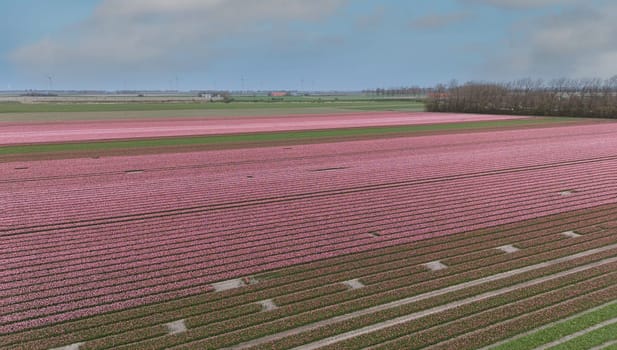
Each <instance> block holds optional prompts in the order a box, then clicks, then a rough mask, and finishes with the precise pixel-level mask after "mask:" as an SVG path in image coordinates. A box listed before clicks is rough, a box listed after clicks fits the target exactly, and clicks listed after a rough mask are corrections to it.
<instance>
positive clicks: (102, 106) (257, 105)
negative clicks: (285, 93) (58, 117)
mask: <svg viewBox="0 0 617 350" xmlns="http://www.w3.org/2000/svg"><path fill="white" fill-rule="evenodd" d="M315 107H321V108H323V107H329V108H350V109H360V110H372V111H375V110H377V111H379V110H388V109H404V110H407V109H411V110H419V111H422V110H424V103H422V102H418V101H412V100H410V101H401V100H395V101H388V100H322V101H319V100H308V101H304V100H298V101H267V100H263V101H257V102H253V101H236V102H231V103H222V102H216V103H200V102H177V103H160V102H152V103H148V102H143V103H142V102H132V103H0V114H2V113H50V112H120V111H124V112H126V111H160V110H229V109H232V110H243V109H261V108H268V109H296V108H315Z"/></svg>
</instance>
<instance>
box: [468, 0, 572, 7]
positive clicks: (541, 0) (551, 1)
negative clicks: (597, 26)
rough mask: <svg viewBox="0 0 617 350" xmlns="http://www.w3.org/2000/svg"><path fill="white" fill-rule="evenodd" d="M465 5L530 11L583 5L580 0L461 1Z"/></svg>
mask: <svg viewBox="0 0 617 350" xmlns="http://www.w3.org/2000/svg"><path fill="white" fill-rule="evenodd" d="M461 2H463V3H467V4H482V5H489V6H494V7H498V8H504V9H531V8H541V7H547V6H552V5H569V4H574V3H583V1H582V0H461Z"/></svg>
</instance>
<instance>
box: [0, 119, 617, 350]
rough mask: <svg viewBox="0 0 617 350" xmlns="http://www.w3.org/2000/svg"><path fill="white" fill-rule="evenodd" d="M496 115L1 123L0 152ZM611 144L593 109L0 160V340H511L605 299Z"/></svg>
mask: <svg viewBox="0 0 617 350" xmlns="http://www.w3.org/2000/svg"><path fill="white" fill-rule="evenodd" d="M510 118H518V117H509V116H500V117H497V116H488V115H486V116H478V115H455V114H447V115H439V114H430V113H399V112H391V113H390V112H384V113H381V114H371V113H357V114H341V115H314V116H309V115H300V116H298V115H296V116H278V117H251V118H249V117H237V118H230V119H229V120H226V119H223V118H212V119H178V120H173V121H172V120H171V119H165V120H131V121H129V120H124V121H109V122H106V121H80V122H54V123H51V124H45V123H34V124H31V125H30V124H28V123H6V125H3V124H0V126H1V127H0V144H1V145H14V144H35V143H54V142H66V141H88V140H108V139H126V138H147V137H165V136H178V135H208V134H226V133H251V132H273V131H281V130H312V129H329V128H349V127H367V126H386V125H388V126H392V125H409V124H431V123H456V122H469V121H482V120H508V119H510ZM616 136H617V123H613V122H593V123H591V122H590V123H580V124H572V125H555V126H550V127H546V126H545V127H537V128H525V129H523V128H520V129H514V128H508V129H503V130H490V131H489V130H486V131H482V130H474V131H458V132H449V133H440V132H435V133H431V134H422V135H409V136H404V135H397V137H391V138H374V139H362V140H343V141H334V140H328V141H327V142H319V143H304V144H303V143H298V144H293V145H285V146H280V145H265V146H263V147H242V148H230V149H219V150H194V151H190V152H178V153H175V152H171V153H155V154H142V155H124V156H123V155H105V154H104V153H103V154H101V156H100V157H88V158H85V157H82V158H66V159H64V158H59V159H48V160H41V159H33V160H17V161H7V162H3V163H0V189H1V190H0V194H1V196H2V198H1V200H0V212H1V213H2V216H1V218H0V252H1V253H0V348H3V349H4V348H6V349H51V348H58V347H63V346H71V345H75V344H77V345H76V346H77V348H78V349H109V348H114V349H168V348H169V349H219V348H232V349H244V348H247V349H248V348H251V349H290V348H296V347H298V348H303V349H317V348H320V349H322V348H323V349H356V348H357V349H360V348H371V349H382V348H383V349H385V348H388V349H391V348H394V349H416V348H418V349H419V348H430V349H453V348H461V349H475V348H481V347H483V346H488V345H490V344H493V343H497V342H499V341H503V340H508V339H511V338H512V337H515V336H516V335H517V334H520V333H523V332H528V331H531V330H533V329H535V328H537V327H539V326H541V325H544V324H549V323H552V322H557V321H558V320H560V319H563V318H566V317H569V316H571V315H574V314H577V313H580V312H583V311H585V310H587V309H590V308H592V307H596V306H601V305H604V304H605V303H609V302H610V301H611V300H614V299H615V298H617V275H616V272H615V271H616V270H615V268H617V185H616V184H617V172H615V169H617V152H616V151H615V150H617V137H616ZM564 232H565V233H567V232H571V234H570V236H568V234H564ZM502 246H512V247H514V248H515V249H514V250H512V252H509V253H504V251H503V250H499V249H497V248H499V247H502ZM431 262H439V263H440V264H442V266H443V268H442V269H433V268H432V266H437V265H435V264H432V265H431V264H429V263H431ZM427 264H428V265H427ZM352 280H353V281H354V282H352V283H347V282H349V281H352ZM221 282H223V283H221ZM229 286H231V287H229ZM264 301H265V302H264ZM264 305H267V306H264ZM172 322H176V323H174V325H176V326H177V325H178V324H180V325H181V327H180V328H177V327H176V326H174V327H176V328H174V327H171V326H169V324H171V323H172ZM170 327H171V328H170ZM172 329H175V331H172Z"/></svg>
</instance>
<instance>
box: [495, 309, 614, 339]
mask: <svg viewBox="0 0 617 350" xmlns="http://www.w3.org/2000/svg"><path fill="white" fill-rule="evenodd" d="M615 317H617V301H616V302H613V303H611V304H609V305H607V306H605V307H603V308H600V309H598V310H595V311H593V312H591V313H585V314H583V315H580V316H578V317H575V318H573V319H570V320H568V321H565V322H561V323H558V324H556V325H554V326H552V327H549V328H544V329H542V330H539V331H537V332H534V333H532V334H529V335H527V336H524V337H522V338H518V339H514V340H512V341H509V342H507V343H503V344H501V345H499V346H497V347H494V348H491V349H492V350H493V349H494V350H506V349H507V350H524V349H535V348H537V347H538V346H540V345H543V344H547V343H550V342H553V341H556V340H558V339H561V338H563V337H565V336H567V335H569V334H572V333H576V332H579V331H582V330H584V329H587V328H589V327H592V326H594V325H596V324H598V323H601V322H604V321H606V320H610V319H612V318H615ZM590 334H591V333H590ZM615 335H617V331H616V332H615ZM609 340H610V339H609ZM564 344H565V343H564ZM583 348H584V347H583ZM583 348H577V349H583Z"/></svg>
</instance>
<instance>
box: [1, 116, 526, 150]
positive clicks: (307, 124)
mask: <svg viewBox="0 0 617 350" xmlns="http://www.w3.org/2000/svg"><path fill="white" fill-rule="evenodd" d="M516 119H524V117H518V116H497V115H473V114H443V115H438V116H436V115H434V114H431V113H422V112H417V113H397V112H363V113H358V112H356V113H348V114H343V113H337V114H309V115H307V114H304V115H303V114H300V115H281V116H276V117H250V118H247V117H245V116H237V117H210V118H195V119H183V118H171V119H160V118H159V119H145V120H130V119H129V120H116V121H58V122H43V123H41V122H39V123H36V122H30V123H23V122H22V123H8V122H5V123H2V124H0V125H2V127H1V128H0V142H2V143H1V144H0V145H11V144H31V143H41V142H43V143H49V142H67V141H86V140H108V139H133V138H144V137H165V136H189V135H217V134H219V135H220V134H237V133H249V132H273V131H290V130H320V129H337V128H349V127H367V126H373V127H374V126H402V125H421V124H434V123H456V122H469V121H472V122H478V121H489V120H490V121H496V120H497V121H500V120H516Z"/></svg>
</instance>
